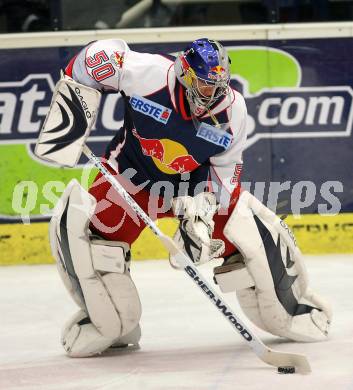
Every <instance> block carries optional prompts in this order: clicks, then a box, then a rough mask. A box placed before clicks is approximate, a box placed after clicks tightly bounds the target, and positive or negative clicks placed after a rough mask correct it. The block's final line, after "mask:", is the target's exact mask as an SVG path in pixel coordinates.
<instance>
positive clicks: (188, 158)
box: [66, 40, 247, 203]
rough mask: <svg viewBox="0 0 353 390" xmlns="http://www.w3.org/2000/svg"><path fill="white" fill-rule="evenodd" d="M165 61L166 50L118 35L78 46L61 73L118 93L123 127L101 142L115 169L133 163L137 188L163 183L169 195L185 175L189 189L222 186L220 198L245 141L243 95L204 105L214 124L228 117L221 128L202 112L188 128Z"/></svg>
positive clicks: (232, 179)
mask: <svg viewBox="0 0 353 390" xmlns="http://www.w3.org/2000/svg"><path fill="white" fill-rule="evenodd" d="M173 64H174V62H173V57H171V56H162V55H157V54H148V53H138V52H135V51H132V50H130V49H129V47H128V45H127V44H126V42H124V41H122V40H102V41H96V42H93V43H91V44H89V45H88V46H87V47H85V48H84V49H82V50H81V52H80V53H79V54H78V55H77V56H76V57H75V58H74V59H73V60H72V61H71V62H70V64H69V65H68V67H67V69H66V73H67V74H68V75H69V76H71V77H72V78H73V79H74V80H75V81H77V82H79V83H82V84H84V85H87V86H90V87H93V88H96V89H99V90H100V91H102V92H105V91H106V92H115V91H116V92H120V93H121V94H122V96H123V98H124V102H125V117H124V125H123V127H122V128H121V129H117V134H116V135H115V137H114V138H113V139H112V141H111V142H110V143H109V145H108V147H107V155H106V157H107V158H108V159H109V160H110V162H111V163H112V164H113V165H114V166H115V167H116V169H117V170H118V171H119V172H120V173H123V172H125V171H126V170H127V169H130V170H131V169H133V170H134V171H133V172H134V174H133V176H131V175H130V177H131V178H130V180H131V181H132V183H133V184H134V185H136V186H137V185H141V184H142V183H147V184H146V187H145V188H149V189H151V188H153V185H154V184H155V183H166V184H165V185H166V186H167V187H168V188H172V192H173V194H174V195H173V196H175V195H177V194H178V193H177V192H178V188H179V184H180V182H182V181H185V180H186V179H185V178H186V176H187V175H190V177H189V181H190V188H189V190H190V191H191V192H192V191H193V189H194V188H195V187H196V186H197V184H198V183H200V182H202V183H206V182H208V189H209V190H213V191H215V192H218V193H220V191H221V190H222V201H223V203H227V202H228V201H229V199H230V197H231V194H232V193H233V191H234V190H235V189H236V188H237V187H238V185H239V183H238V181H239V176H240V172H241V166H242V151H243V148H244V144H245V141H246V117H247V112H246V106H245V102H244V98H243V97H242V96H241V94H239V93H238V92H237V91H235V90H233V89H232V90H231V95H230V97H229V96H228V97H227V98H226V97H221V98H220V99H219V101H217V102H216V103H215V104H214V105H213V106H212V108H211V114H212V116H214V117H215V118H216V119H217V121H218V122H219V123H227V122H229V124H230V126H229V129H228V130H227V132H225V131H223V130H220V129H217V128H216V127H215V126H214V120H213V119H212V118H211V117H210V115H209V114H208V113H207V114H205V115H203V116H202V117H201V118H199V121H200V122H199V124H198V126H195V124H194V121H193V120H192V118H191V115H190V111H189V107H188V103H187V99H186V96H185V89H184V87H183V86H182V85H181V84H180V83H179V82H178V80H177V78H176V76H175V72H174V67H173ZM230 103H231V104H230ZM201 187H202V185H201V186H200V187H199V188H198V190H202V189H203V188H201ZM216 187H217V188H216ZM224 194H228V196H225V195H224Z"/></svg>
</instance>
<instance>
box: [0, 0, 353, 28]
mask: <svg viewBox="0 0 353 390" xmlns="http://www.w3.org/2000/svg"><path fill="white" fill-rule="evenodd" d="M352 17H353V0H227V1H224V0H220V1H217V0H142V1H139V0H120V1H119V0H115V1H114V0H100V1H95V0H81V1H71V0H1V1H0V32H2V33H12V32H30V31H59V30H89V29H111V28H136V27H146V28H147V27H180V26H202V25H208V26H219V25H242V24H260V23H293V22H298V23H302V22H303V23H304V22H315V21H317V22H325V21H349V20H352Z"/></svg>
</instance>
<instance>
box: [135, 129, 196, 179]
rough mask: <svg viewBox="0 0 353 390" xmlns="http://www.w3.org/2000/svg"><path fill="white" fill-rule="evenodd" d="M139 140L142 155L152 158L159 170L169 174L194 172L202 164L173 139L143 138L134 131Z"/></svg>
mask: <svg viewBox="0 0 353 390" xmlns="http://www.w3.org/2000/svg"><path fill="white" fill-rule="evenodd" d="M132 133H133V135H134V136H135V137H136V138H137V139H138V141H139V143H140V145H141V150H142V153H143V154H144V155H145V156H149V157H152V159H153V162H154V163H155V164H156V166H157V168H158V169H159V170H160V171H162V172H164V173H167V174H172V175H173V174H177V173H187V172H192V171H193V170H195V169H196V168H197V167H199V166H200V164H199V163H198V162H197V161H196V160H195V158H194V157H193V156H192V155H191V154H189V153H188V151H187V150H186V148H185V147H184V145H182V144H180V143H179V142H176V141H173V140H171V139H155V138H143V137H141V136H140V135H139V134H138V133H137V131H136V129H134V130H133V131H132Z"/></svg>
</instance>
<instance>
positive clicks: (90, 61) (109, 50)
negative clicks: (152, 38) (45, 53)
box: [65, 39, 130, 91]
mask: <svg viewBox="0 0 353 390" xmlns="http://www.w3.org/2000/svg"><path fill="white" fill-rule="evenodd" d="M129 50H130V49H129V47H128V45H127V43H126V42H125V41H123V40H121V39H107V40H100V41H95V42H92V43H90V44H88V45H87V46H86V47H84V48H83V49H82V50H81V51H80V52H79V53H78V55H77V56H76V57H75V58H74V59H72V60H71V62H70V63H69V65H68V66H67V68H66V70H65V72H66V74H67V75H68V76H70V77H72V78H73V79H74V80H75V81H77V82H78V83H81V84H84V85H87V86H88V87H91V88H95V89H98V90H100V91H119V89H120V83H121V80H122V78H123V72H124V60H125V57H126V55H127V54H128V52H129ZM70 73H71V74H70Z"/></svg>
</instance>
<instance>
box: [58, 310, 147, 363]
mask: <svg viewBox="0 0 353 390" xmlns="http://www.w3.org/2000/svg"><path fill="white" fill-rule="evenodd" d="M140 338H141V329H140V326H139V325H137V326H136V328H135V329H133V330H132V331H131V332H130V333H128V334H127V335H125V336H123V337H121V338H119V339H118V340H116V339H112V338H110V337H104V336H103V335H102V334H101V333H100V332H99V331H98V330H97V328H96V327H95V326H94V325H93V324H92V322H91V321H90V319H89V318H88V316H87V313H86V312H85V311H83V310H80V311H79V312H77V313H76V314H75V315H74V316H72V317H71V318H70V320H69V321H68V322H67V323H66V325H65V326H64V329H63V331H62V336H61V343H62V345H63V347H64V349H65V351H66V353H67V354H68V355H69V356H70V357H77V358H82V357H89V356H94V355H97V354H100V353H102V352H104V351H105V350H106V349H108V348H109V347H110V346H112V345H113V344H114V346H118V347H121V346H127V345H129V344H132V345H134V346H138V342H139V340H140Z"/></svg>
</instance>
